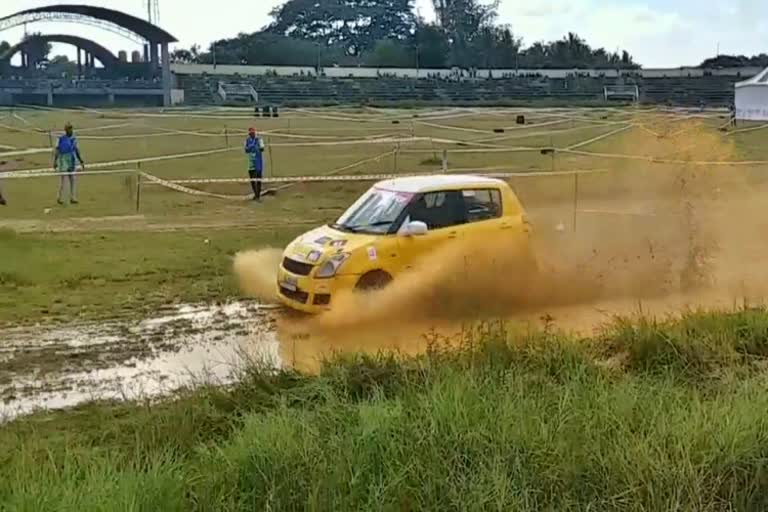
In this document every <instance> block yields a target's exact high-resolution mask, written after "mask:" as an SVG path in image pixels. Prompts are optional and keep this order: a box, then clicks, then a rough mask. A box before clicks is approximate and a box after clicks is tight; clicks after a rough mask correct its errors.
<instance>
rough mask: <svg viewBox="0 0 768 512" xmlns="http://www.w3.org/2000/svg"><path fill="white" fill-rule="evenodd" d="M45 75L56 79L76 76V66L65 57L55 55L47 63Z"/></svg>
mask: <svg viewBox="0 0 768 512" xmlns="http://www.w3.org/2000/svg"><path fill="white" fill-rule="evenodd" d="M45 74H46V75H47V76H50V77H56V78H61V77H63V76H64V77H73V76H77V64H76V63H75V62H72V61H71V60H69V57H67V56H66V55H56V56H54V57H52V58H51V60H50V61H48V67H47V68H46V70H45Z"/></svg>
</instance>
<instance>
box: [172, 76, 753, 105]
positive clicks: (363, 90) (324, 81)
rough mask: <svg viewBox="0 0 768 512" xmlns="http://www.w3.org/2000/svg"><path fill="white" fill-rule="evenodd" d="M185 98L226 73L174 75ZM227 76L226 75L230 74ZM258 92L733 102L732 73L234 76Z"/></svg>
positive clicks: (405, 98) (341, 98)
mask: <svg viewBox="0 0 768 512" xmlns="http://www.w3.org/2000/svg"><path fill="white" fill-rule="evenodd" d="M177 79H178V82H179V87H180V88H183V89H184V90H185V98H186V102H187V103H189V104H198V105H201V104H212V103H215V102H220V101H221V100H220V99H219V98H217V96H218V95H217V91H218V87H219V83H220V82H222V81H224V80H226V79H227V77H223V76H216V75H177ZM229 79H231V77H229ZM238 80H239V83H241V84H243V83H247V84H250V86H252V87H253V89H254V90H255V91H256V93H257V94H258V102H259V103H260V104H265V105H284V106H293V105H297V106H298V105H309V104H319V103H327V104H364V103H398V102H403V103H407V102H430V103H445V104H482V103H503V102H514V101H530V100H544V101H545V100H550V101H558V102H600V101H604V100H605V87H606V86H627V85H637V86H638V88H639V90H640V101H641V102H645V103H657V104H674V105H698V104H700V102H702V101H703V102H704V103H705V104H707V105H709V106H725V105H729V104H730V103H731V102H733V97H734V92H733V91H734V88H733V84H734V83H735V82H736V81H737V80H738V78H737V77H726V76H699V77H690V78H688V77H659V78H643V77H640V76H637V77H632V76H624V77H621V78H612V77H591V76H588V77H584V76H576V75H573V76H569V77H566V78H551V77H543V76H515V77H507V78H500V79H494V80H489V79H471V80H459V81H457V80H447V79H441V78H437V79H435V78H433V79H419V80H414V79H408V78H395V77H386V78H385V77H380V78H314V77H300V76H295V77H276V76H252V77H238Z"/></svg>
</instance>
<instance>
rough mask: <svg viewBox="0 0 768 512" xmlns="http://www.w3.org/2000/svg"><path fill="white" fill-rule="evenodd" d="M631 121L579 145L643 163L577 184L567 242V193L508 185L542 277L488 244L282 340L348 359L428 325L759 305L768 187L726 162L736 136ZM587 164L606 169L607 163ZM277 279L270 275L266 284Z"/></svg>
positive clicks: (504, 247) (348, 302)
mask: <svg viewBox="0 0 768 512" xmlns="http://www.w3.org/2000/svg"><path fill="white" fill-rule="evenodd" d="M637 122H638V123H643V124H644V126H645V128H646V129H640V128H634V129H632V130H630V131H628V132H625V134H623V135H622V136H621V137H620V138H617V139H614V140H612V141H611V142H610V145H609V146H608V144H609V143H608V141H601V142H600V144H598V145H597V147H595V148H589V149H590V150H594V151H598V152H611V153H620V154H628V155H636V156H641V157H643V158H645V159H647V160H644V161H638V160H627V161H624V160H615V161H614V160H611V161H609V163H610V164H611V165H612V166H614V168H613V169H612V172H610V173H605V174H600V175H592V176H591V177H590V178H588V179H585V181H584V182H582V187H581V189H580V195H579V207H580V208H581V209H582V210H583V211H585V212H591V213H584V214H580V217H579V223H578V227H577V229H576V230H575V231H572V230H570V228H568V229H566V231H565V232H557V231H555V230H554V229H552V227H553V226H555V225H556V223H560V222H562V221H563V219H566V221H567V220H568V219H569V215H570V214H571V207H572V205H573V195H572V194H573V189H572V187H571V183H570V182H563V181H562V180H560V181H558V178H549V177H544V178H540V179H539V178H526V180H528V181H525V182H520V183H514V186H515V188H516V189H517V190H518V193H519V194H520V196H521V197H522V198H523V200H524V202H525V204H526V206H527V209H528V210H529V213H530V214H531V218H532V219H533V220H534V229H535V233H534V251H535V255H536V259H537V261H538V263H539V271H538V272H532V271H531V269H530V267H528V266H526V264H525V263H526V259H525V256H524V255H523V254H518V253H516V252H515V249H514V247H510V245H509V244H508V243H505V242H504V241H503V240H500V239H498V238H496V237H489V239H487V240H482V241H479V242H473V243H471V244H470V243H464V244H462V243H458V244H456V245H454V246H451V247H446V248H445V249H443V250H442V251H440V252H438V253H435V254H432V255H431V256H429V257H428V259H427V260H426V261H424V262H422V265H420V267H421V268H422V270H421V271H420V272H413V273H411V274H409V275H403V276H400V277H399V278H398V279H396V280H395V281H394V282H393V283H392V285H391V286H389V287H388V288H387V289H385V290H383V291H381V292H377V293H373V294H367V295H359V294H354V293H346V294H341V295H339V296H337V297H335V298H334V307H333V310H332V311H330V312H328V313H326V314H322V315H319V316H318V317H312V318H307V319H304V320H302V321H298V322H296V321H291V322H286V323H285V327H286V329H287V330H288V331H289V332H290V333H292V335H293V334H296V333H305V334H306V333H310V334H311V335H312V336H313V337H319V338H325V339H333V340H334V344H335V345H336V346H338V348H339V349H340V350H344V349H345V348H353V349H354V348H357V347H359V346H361V345H366V344H368V343H367V340H369V339H373V338H377V337H382V336H383V337H385V338H386V337H389V338H390V339H392V338H393V337H398V336H400V335H401V334H402V335H403V336H404V339H407V338H408V337H409V336H410V339H411V340H413V339H414V333H423V332H426V331H427V330H428V329H430V328H432V327H435V326H441V328H446V329H449V328H451V326H456V325H458V324H460V323H462V322H472V321H475V320H481V319H487V318H491V317H496V318H498V317H502V318H517V317H524V318H531V317H546V316H548V315H549V314H550V313H551V312H553V311H558V312H563V311H566V312H567V314H568V315H569V317H570V318H571V320H573V321H574V323H582V322H580V321H579V320H580V319H579V316H580V315H582V314H583V316H584V320H585V321H587V320H588V321H589V322H593V321H594V319H595V318H596V317H599V318H603V319H605V316H606V315H607V314H609V313H610V311H611V310H612V309H621V310H622V312H623V311H625V310H626V305H627V304H633V303H637V302H638V301H646V302H649V301H655V303H656V304H659V305H665V304H666V305H668V306H669V307H672V308H677V307H680V305H681V304H688V305H697V304H698V305H702V306H707V305H710V304H714V303H722V301H723V300H724V299H725V300H726V301H728V300H732V301H735V300H737V299H738V298H741V297H750V298H753V299H754V298H757V299H759V298H761V297H762V296H763V295H764V294H765V292H767V291H768V272H767V271H766V270H765V269H764V268H763V267H764V265H763V264H762V263H761V261H762V259H763V257H762V255H764V254H766V253H767V251H766V249H768V237H767V236H765V235H764V234H765V233H766V232H768V231H766V230H765V227H766V226H768V217H767V216H766V214H765V213H764V210H766V209H765V208H764V206H762V204H763V201H764V200H763V198H764V197H766V194H767V190H766V183H767V180H766V179H765V178H763V177H762V175H761V173H760V172H755V169H754V168H751V167H748V166H733V165H722V163H723V162H726V161H735V160H739V159H740V156H739V152H738V151H737V148H736V147H735V145H734V143H733V138H728V137H724V136H723V135H722V134H721V133H720V132H718V131H717V130H716V128H714V127H713V126H709V125H706V124H705V123H703V122H701V121H682V122H681V121H671V120H669V119H664V118H651V117H648V116H644V117H643V118H641V119H639V120H638V121H637ZM661 160H664V161H663V162H661ZM670 160H671V161H673V162H669V161H670ZM702 162H709V163H702ZM580 163H582V164H583V163H584V162H583V161H582V162H580ZM589 164H590V165H591V166H592V167H604V166H605V165H606V161H605V160H592V161H591V162H589ZM581 167H582V168H584V167H585V166H583V165H582V166H581ZM758 171H759V170H758ZM275 265H276V264H275ZM273 276H274V270H273V271H272V273H271V274H270V277H269V279H268V280H267V281H266V282H267V283H269V285H270V287H271V286H272V283H273V282H274V277H273ZM617 305H620V307H618V306H617ZM662 310H663V308H660V309H658V310H654V311H662ZM596 311H600V312H601V313H600V314H599V315H596V313H595V312H596ZM416 337H418V336H416ZM355 339H357V340H361V341H360V342H357V341H353V340H355ZM374 341H375V340H374ZM371 345H372V346H375V347H379V346H381V344H379V343H378V342H373V343H371Z"/></svg>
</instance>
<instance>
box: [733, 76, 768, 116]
mask: <svg viewBox="0 0 768 512" xmlns="http://www.w3.org/2000/svg"><path fill="white" fill-rule="evenodd" d="M736 119H743V120H745V121H768V68H766V69H764V70H762V71H761V72H760V73H758V74H757V75H755V76H753V77H752V78H750V79H749V80H744V81H743V82H738V83H737V84H736Z"/></svg>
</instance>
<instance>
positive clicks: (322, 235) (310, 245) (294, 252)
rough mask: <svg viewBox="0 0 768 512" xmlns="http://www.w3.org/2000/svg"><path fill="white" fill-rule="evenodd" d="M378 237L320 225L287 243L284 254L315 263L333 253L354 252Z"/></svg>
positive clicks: (372, 242)
mask: <svg viewBox="0 0 768 512" xmlns="http://www.w3.org/2000/svg"><path fill="white" fill-rule="evenodd" d="M378 238H379V237H378V236H376V235H367V234H361V233H347V232H345V231H339V230H336V229H333V228H332V227H330V226H321V227H319V228H316V229H313V230H312V231H309V232H307V233H304V234H303V235H301V236H299V237H298V238H296V239H295V240H294V241H293V242H291V243H290V244H288V246H287V247H286V248H285V252H284V255H285V256H286V257H289V258H291V259H293V260H296V261H301V262H303V263H311V264H313V265H316V264H318V263H320V262H323V261H325V260H327V259H328V258H329V257H330V256H332V255H334V254H339V253H343V252H354V251H355V250H356V249H360V248H361V247H365V246H371V245H375V242H376V241H377V239H378Z"/></svg>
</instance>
